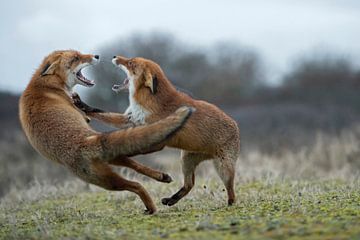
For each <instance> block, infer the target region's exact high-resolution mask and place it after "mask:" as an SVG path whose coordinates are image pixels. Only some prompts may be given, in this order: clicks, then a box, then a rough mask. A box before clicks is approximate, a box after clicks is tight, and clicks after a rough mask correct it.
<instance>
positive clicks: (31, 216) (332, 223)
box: [0, 180, 360, 239]
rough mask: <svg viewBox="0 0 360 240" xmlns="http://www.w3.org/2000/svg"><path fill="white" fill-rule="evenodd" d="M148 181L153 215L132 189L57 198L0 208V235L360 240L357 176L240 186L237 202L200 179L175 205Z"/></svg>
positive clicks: (157, 185)
mask: <svg viewBox="0 0 360 240" xmlns="http://www.w3.org/2000/svg"><path fill="white" fill-rule="evenodd" d="M145 185H146V187H147V188H148V189H149V188H150V186H151V195H152V196H154V200H155V201H156V203H158V204H157V205H158V207H159V209H158V210H159V211H158V213H157V214H156V215H153V216H147V215H144V214H143V213H142V210H143V208H144V207H143V206H142V204H141V202H140V201H139V199H138V198H137V197H136V196H135V195H133V194H127V193H110V192H106V191H99V192H84V193H79V194H76V195H72V196H64V195H62V196H58V197H55V196H52V197H48V198H45V199H40V200H36V201H32V202H21V203H12V204H10V205H5V206H3V207H2V209H0V210H1V213H0V239H24V238H25V239H29V238H33V239H58V238H70V239H73V238H80V239H119V238H121V239H166V238H168V239H186V238H188V239H266V238H269V239H270V238H278V239H349V238H350V239H360V187H359V186H360V184H359V181H353V182H343V181H340V180H331V181H296V182H295V181H282V180H274V181H269V180H267V181H265V180H264V181H254V182H248V183H239V184H238V187H237V194H238V201H237V204H236V205H235V206H232V207H227V206H226V205H225V202H226V196H225V192H223V189H222V186H221V185H219V184H217V183H213V182H210V184H209V183H207V185H206V188H205V186H204V183H202V182H201V181H200V183H199V184H197V186H196V189H194V191H192V192H191V193H190V195H189V196H188V197H186V198H185V199H183V200H182V201H181V202H179V203H178V204H177V205H176V206H174V207H171V208H169V207H165V206H160V204H159V202H160V198H161V197H165V196H168V195H169V194H170V193H171V192H173V191H175V190H176V188H177V187H176V186H174V185H172V184H171V185H162V184H161V183H154V182H151V183H147V184H145Z"/></svg>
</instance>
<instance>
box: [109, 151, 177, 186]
mask: <svg viewBox="0 0 360 240" xmlns="http://www.w3.org/2000/svg"><path fill="white" fill-rule="evenodd" d="M109 164H112V165H116V166H123V167H128V168H131V169H133V170H135V171H136V172H138V173H141V174H143V175H145V176H148V177H150V178H153V179H155V180H157V181H159V182H165V183H170V182H172V179H171V177H170V176H169V175H168V174H167V173H163V172H160V171H157V170H154V169H152V168H149V167H147V166H144V165H142V164H140V163H138V162H136V161H134V160H132V159H131V158H129V157H126V156H119V157H117V158H114V159H112V160H111V161H109Z"/></svg>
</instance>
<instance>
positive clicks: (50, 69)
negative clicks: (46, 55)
mask: <svg viewBox="0 0 360 240" xmlns="http://www.w3.org/2000/svg"><path fill="white" fill-rule="evenodd" d="M58 63H59V61H55V62H53V63H52V64H50V63H47V64H46V65H45V67H44V69H43V70H42V71H41V76H45V75H52V74H54V72H55V69H56V67H57V65H58Z"/></svg>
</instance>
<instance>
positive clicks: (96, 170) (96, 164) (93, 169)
mask: <svg viewBox="0 0 360 240" xmlns="http://www.w3.org/2000/svg"><path fill="white" fill-rule="evenodd" d="M81 173H82V174H78V176H79V177H80V178H82V179H83V180H85V181H86V182H89V183H92V184H95V185H97V186H99V187H102V188H105V189H107V190H111V191H124V190H127V191H130V192H133V193H135V194H137V195H138V196H139V197H140V198H141V200H142V202H143V203H144V205H145V207H146V210H145V213H147V214H152V213H154V212H156V207H155V204H154V202H153V200H152V199H151V197H150V195H149V193H148V192H147V191H146V190H145V188H144V187H143V186H142V185H141V184H140V183H138V182H134V181H129V180H127V179H125V178H123V177H121V176H120V175H118V174H117V173H115V172H113V171H112V169H111V167H110V166H109V165H108V164H106V163H104V162H101V161H99V160H96V161H92V162H91V164H90V165H89V166H87V167H84V166H83V168H82V170H81Z"/></svg>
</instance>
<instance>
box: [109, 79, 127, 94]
mask: <svg viewBox="0 0 360 240" xmlns="http://www.w3.org/2000/svg"><path fill="white" fill-rule="evenodd" d="M126 89H129V78H125V80H124V82H123V83H122V84H114V85H113V87H112V90H113V91H114V92H120V91H122V90H126Z"/></svg>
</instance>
